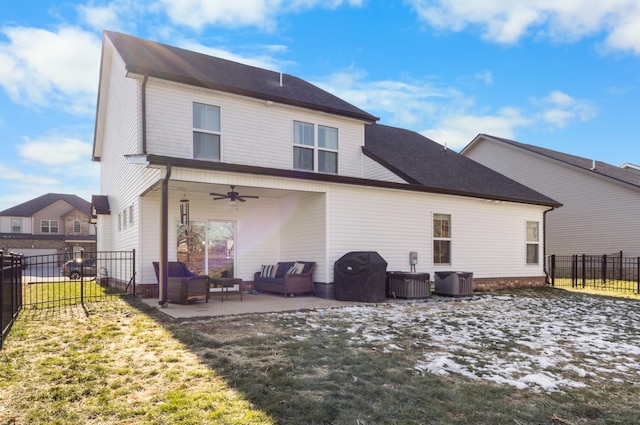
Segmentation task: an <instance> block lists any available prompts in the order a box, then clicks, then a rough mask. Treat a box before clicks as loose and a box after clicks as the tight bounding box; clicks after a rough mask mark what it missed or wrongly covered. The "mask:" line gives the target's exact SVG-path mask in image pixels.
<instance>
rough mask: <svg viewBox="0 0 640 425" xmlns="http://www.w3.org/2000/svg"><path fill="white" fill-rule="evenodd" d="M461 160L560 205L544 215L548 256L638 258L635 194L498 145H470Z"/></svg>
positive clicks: (639, 205) (639, 202)
mask: <svg viewBox="0 0 640 425" xmlns="http://www.w3.org/2000/svg"><path fill="white" fill-rule="evenodd" d="M466 156H468V157H469V158H471V159H473V160H475V161H478V162H480V163H481V164H484V165H486V166H488V167H490V168H493V169H494V170H496V171H498V172H500V173H502V174H504V175H506V176H509V177H510V178H512V179H514V180H516V181H518V182H520V183H523V184H525V185H527V186H529V187H531V188H532V189H534V190H536V191H538V192H540V193H543V194H545V195H547V196H549V197H551V198H553V199H555V200H556V201H558V202H561V203H562V204H563V206H562V207H561V208H559V209H556V210H554V211H552V212H550V213H548V214H547V218H548V220H547V254H556V255H573V254H583V253H584V254H598V255H601V254H613V253H615V252H619V251H621V250H622V251H623V253H624V255H625V256H633V257H635V256H639V255H640V214H638V211H640V192H639V191H637V190H634V189H631V188H629V187H628V186H625V185H623V184H620V183H616V182H614V181H611V180H609V179H607V178H604V177H602V176H599V175H597V174H595V173H593V172H591V171H588V170H581V169H577V168H574V167H572V166H570V165H567V164H563V163H560V162H558V161H554V160H551V159H547V158H544V157H541V156H539V155H536V154H532V153H529V152H527V151H524V150H522V149H519V148H516V147H513V146H509V145H504V144H502V143H497V142H491V141H481V142H480V143H475V144H474V146H473V147H472V149H470V150H469V151H468V152H466Z"/></svg>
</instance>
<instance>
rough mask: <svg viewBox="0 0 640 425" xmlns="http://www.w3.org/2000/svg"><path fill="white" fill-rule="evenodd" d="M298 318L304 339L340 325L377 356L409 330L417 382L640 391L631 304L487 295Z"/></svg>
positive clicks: (635, 311) (639, 334)
mask: <svg viewBox="0 0 640 425" xmlns="http://www.w3.org/2000/svg"><path fill="white" fill-rule="evenodd" d="M327 313H329V311H327ZM292 314H294V315H295V314H298V315H299V316H297V317H298V318H301V317H302V313H292ZM304 318H305V324H304V325H303V327H302V328H303V329H302V330H301V333H302V334H305V335H308V332H309V331H310V330H314V331H321V332H336V331H338V330H339V331H340V332H345V329H344V328H343V327H341V326H339V325H338V324H344V323H349V326H348V328H347V329H346V332H347V333H348V334H349V336H350V343H351V344H352V345H353V346H355V347H365V348H368V349H374V350H377V351H379V352H391V351H394V350H395V351H397V350H402V347H401V346H400V345H399V343H398V341H397V340H398V338H399V337H403V338H404V336H403V335H404V334H405V333H406V331H407V329H411V334H412V337H413V340H412V341H411V344H412V350H413V351H414V352H418V353H419V355H420V358H419V359H418V360H417V361H416V363H415V365H414V367H413V370H415V371H416V372H418V373H432V374H435V375H441V376H446V375H461V376H465V377H468V378H470V379H476V380H477V379H482V380H487V381H491V382H495V383H497V384H501V385H510V386H513V387H515V388H518V389H530V390H533V391H547V392H551V391H561V390H562V389H563V388H576V387H584V386H587V385H593V382H602V381H606V380H608V381H615V380H626V381H627V382H631V383H633V384H635V385H640V330H637V329H636V328H632V327H629V326H628V325H629V323H640V303H637V302H629V301H625V300H607V299H600V298H597V297H588V296H581V295H576V294H573V295H569V294H568V295H567V296H554V297H539V296H530V295H526V293H525V294H524V295H523V294H518V295H511V294H509V295H493V294H490V295H481V296H474V297H472V298H466V299H449V298H439V297H434V298H433V299H430V300H427V301H425V302H421V303H389V304H370V305H359V306H350V307H344V308H335V309H331V310H330V314H325V316H324V318H319V317H318V316H317V315H306V316H304ZM621 329H624V331H623V332H622V331H621ZM405 343H406V342H405ZM420 352H422V353H421V354H420Z"/></svg>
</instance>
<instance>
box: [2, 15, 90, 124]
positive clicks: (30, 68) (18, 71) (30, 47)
mask: <svg viewBox="0 0 640 425" xmlns="http://www.w3.org/2000/svg"><path fill="white" fill-rule="evenodd" d="M0 32H2V33H3V34H4V35H5V36H6V37H7V38H8V40H9V41H8V42H7V43H0V85H1V86H3V87H4V89H5V90H6V91H7V93H8V94H9V96H10V97H11V99H12V100H13V101H14V102H16V103H20V104H26V105H29V106H35V107H50V108H59V109H62V110H65V111H67V112H70V113H74V114H92V113H93V112H94V111H95V96H96V92H97V85H98V75H99V65H100V49H101V43H100V40H99V39H98V38H97V37H96V36H95V35H94V34H91V33H88V32H85V31H82V30H80V29H78V28H72V27H65V28H61V29H59V30H58V31H57V32H52V31H48V30H44V29H39V28H27V27H4V28H2V29H0Z"/></svg>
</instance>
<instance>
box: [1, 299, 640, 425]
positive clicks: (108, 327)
mask: <svg viewBox="0 0 640 425" xmlns="http://www.w3.org/2000/svg"><path fill="white" fill-rule="evenodd" d="M514 293H515V294H517V292H513V293H511V294H514ZM522 294H523V295H522V297H523V298H522V299H523V302H526V300H527V299H528V298H526V297H530V299H534V297H535V298H536V299H543V300H544V299H549V300H558V299H560V300H562V301H566V302H567V303H571V302H572V297H576V296H579V297H582V296H583V295H577V294H572V293H568V292H564V291H555V290H543V291H525V292H522ZM517 297H518V295H515V298H514V299H515V300H516V301H517V300H518V298H517ZM625 302H628V303H630V304H629V307H630V308H634V309H637V308H638V307H637V301H625ZM465 305H466V304H461V303H456V302H452V303H451V306H452V308H454V309H453V310H451V311H453V313H447V314H457V313H459V314H460V315H465V317H466V316H469V312H468V311H466V310H465ZM426 307H427V308H432V307H433V306H431V307H430V306H429V305H427V306H426ZM379 309H380V317H379V319H378V320H379V324H378V326H379V328H380V329H381V330H382V331H384V332H385V333H390V334H393V335H394V341H393V343H394V344H396V345H397V346H399V347H400V348H401V349H398V350H393V351H386V350H383V349H381V345H380V344H379V343H378V342H376V341H369V340H367V339H366V336H367V335H368V333H367V330H365V329H363V328H362V327H357V326H354V323H352V322H351V321H350V320H349V319H348V317H349V316H348V315H346V316H345V315H343V314H342V313H341V312H340V310H335V311H334V310H329V311H327V312H325V314H324V316H323V318H322V320H319V314H318V312H315V311H308V312H300V313H298V314H287V313H278V314H275V313H274V314H256V315H247V316H241V317H226V318H212V319H189V320H187V319H183V320H174V319H169V318H167V317H166V316H165V315H163V314H162V313H161V312H160V311H158V310H155V309H150V308H148V307H145V306H144V305H142V304H141V303H138V302H137V301H136V300H133V301H132V302H131V304H128V303H127V302H125V301H113V302H109V303H101V304H99V305H96V306H93V310H91V311H90V314H89V315H85V314H79V313H82V312H75V313H74V311H71V312H69V313H68V314H63V313H64V312H63V313H61V314H59V315H56V316H53V317H50V316H49V317H47V319H46V320H37V319H34V318H32V317H28V318H27V317H25V318H22V319H20V320H18V322H17V323H16V324H15V325H14V328H13V330H12V331H11V334H10V336H9V338H8V339H7V340H6V342H5V346H4V349H3V350H2V351H0V424H5V423H17V424H27V423H35V424H80V423H81V424H104V423H110V424H111V423H118V424H327V425H328V424H331V425H342V424H344V425H346V424H349V425H365V424H366V425H373V424H378V425H380V424H403V425H404V424H407V425H411V424H425V423H428V424H476V423H477V424H575V425H577V424H629V423H638V421H639V419H640V411H639V409H638V403H637V400H638V399H639V397H640V385H639V384H638V382H628V381H626V380H620V381H616V380H596V379H595V378H593V379H592V378H589V377H588V376H587V377H586V378H584V379H585V381H586V382H588V383H590V385H588V386H587V387H584V388H568V389H566V390H563V391H557V392H549V393H545V392H536V391H531V390H528V389H525V390H518V389H515V388H514V387H513V386H507V385H497V384H493V383H491V382H487V381H482V380H473V379H469V378H465V377H463V376H461V375H456V374H449V375H447V376H439V375H434V374H431V373H427V372H424V373H419V372H417V371H416V369H415V367H414V366H415V364H416V361H417V360H419V359H423V358H424V355H425V353H429V350H430V346H429V337H428V330H427V331H425V330H424V328H425V327H428V326H429V323H427V322H425V321H417V322H415V323H416V327H415V328H406V329H402V328H399V327H397V326H396V323H395V322H394V320H392V319H391V318H390V317H387V316H385V315H384V313H385V308H384V306H380V307H379ZM541 314H545V312H541ZM318 323H319V325H318ZM448 323H451V324H456V323H459V322H456V323H454V321H450V322H448ZM456 326H458V325H456ZM453 331H454V332H460V331H464V329H455V330H453ZM625 332H631V333H634V334H640V330H639V329H638V328H637V327H636V328H635V329H634V328H633V327H629V328H627V329H625ZM416 341H421V343H420V344H416V343H415V342H416ZM511 348H513V347H507V348H504V347H503V348H502V349H503V350H504V349H511ZM485 350H487V351H488V352H490V353H491V355H492V356H493V355H495V356H500V355H501V353H500V350H501V348H500V347H498V346H497V345H496V344H493V343H491V341H487V345H486V347H485ZM494 353H495V354H494ZM459 354H460V356H462V357H464V352H462V351H461V352H459ZM573 355H574V356H578V355H579V354H578V353H573ZM467 360H468V359H467ZM575 360H576V362H578V363H579V362H580V361H585V360H586V359H580V358H577V359H575ZM632 360H633V359H632ZM606 366H607V367H610V366H613V365H612V364H608V365H606ZM590 379H591V380H592V381H593V382H591V381H590ZM12 421H14V422H12Z"/></svg>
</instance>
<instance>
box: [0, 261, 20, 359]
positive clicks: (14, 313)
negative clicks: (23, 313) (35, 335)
mask: <svg viewBox="0 0 640 425" xmlns="http://www.w3.org/2000/svg"><path fill="white" fill-rule="evenodd" d="M22 267H23V257H22V256H21V255H16V254H4V253H3V252H2V251H0V330H1V331H2V334H1V335H0V349H2V344H3V343H4V339H5V338H6V336H7V335H8V334H9V331H10V330H11V327H12V326H13V322H14V321H15V319H16V318H17V317H18V314H19V312H20V309H21V308H22V282H21V279H22Z"/></svg>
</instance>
